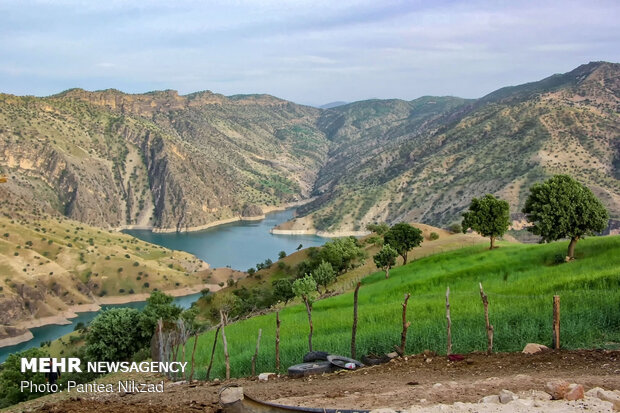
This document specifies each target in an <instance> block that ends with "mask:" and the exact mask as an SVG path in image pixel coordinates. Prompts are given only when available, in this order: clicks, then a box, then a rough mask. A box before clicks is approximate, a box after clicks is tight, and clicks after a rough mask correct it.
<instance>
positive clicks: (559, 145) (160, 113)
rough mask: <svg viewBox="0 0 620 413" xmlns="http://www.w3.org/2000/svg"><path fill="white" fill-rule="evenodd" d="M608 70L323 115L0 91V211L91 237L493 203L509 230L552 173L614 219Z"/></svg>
mask: <svg viewBox="0 0 620 413" xmlns="http://www.w3.org/2000/svg"><path fill="white" fill-rule="evenodd" d="M619 79H620V64H617V63H605V62H593V63H589V64H586V65H582V66H580V67H578V68H576V69H575V70H573V71H571V72H569V73H565V74H558V75H553V76H550V77H548V78H546V79H543V80H540V81H537V82H532V83H527V84H524V85H519V86H511V87H506V88H502V89H499V90H497V91H495V92H493V93H490V94H489V95H487V96H485V97H483V98H481V99H477V100H466V99H461V98H456V97H431V96H426V97H421V98H419V99H416V100H413V101H403V100H398V99H391V100H377V99H373V100H368V101H361V102H354V103H348V104H344V105H340V106H336V107H333V108H329V109H317V108H311V107H308V106H302V105H297V104H294V103H292V102H288V101H285V100H282V99H278V98H275V97H272V96H268V95H235V96H228V97H226V96H223V95H219V94H215V93H212V92H209V91H206V92H199V93H193V94H189V95H185V96H180V95H178V93H177V92H175V91H171V90H167V91H158V92H150V93H145V94H136V95H130V94H125V93H122V92H119V91H116V90H104V91H97V92H88V91H84V90H80V89H72V90H68V91H66V92H63V93H61V94H58V95H55V96H50V97H46V98H35V97H17V96H12V95H0V173H6V174H7V175H8V182H7V183H5V184H2V185H0V200H1V201H0V202H1V203H2V207H4V208H8V209H26V210H28V211H29V212H33V213H38V212H46V213H50V214H55V215H56V216H61V215H62V216H66V217H69V218H71V219H75V220H78V221H81V222H84V223H86V224H89V225H95V226H100V227H104V228H118V227H124V226H137V227H145V228H154V229H155V230H158V231H177V230H179V231H182V230H191V229H197V228H201V227H206V226H209V225H213V224H216V223H218V222H223V221H230V220H236V219H240V218H241V217H256V216H261V215H262V213H263V212H265V211H267V210H270V209H273V208H275V207H282V206H284V205H286V204H288V203H291V202H297V201H302V200H309V199H313V201H312V202H311V203H308V204H307V205H305V206H303V207H302V208H300V209H299V211H298V213H299V217H298V220H297V221H295V222H289V223H287V224H286V225H284V226H283V229H285V230H286V231H295V232H300V231H301V232H316V231H317V230H318V231H323V232H327V233H340V234H346V233H355V232H356V231H364V230H365V226H366V224H367V223H370V222H378V221H387V222H389V223H393V222H396V221H399V220H406V221H416V222H425V223H428V224H431V225H436V226H446V225H448V224H450V223H452V222H455V221H456V220H459V219H460V213H461V212H462V211H463V210H464V209H466V207H467V205H468V204H469V202H470V200H471V198H472V197H474V196H481V195H483V194H485V193H488V192H490V193H494V194H496V195H499V196H502V197H504V198H506V199H507V200H508V201H509V202H510V205H511V211H512V213H513V220H514V221H515V222H516V223H517V222H519V221H521V220H522V218H523V216H522V214H520V209H521V207H522V205H523V203H524V200H525V197H526V195H527V193H528V188H529V187H530V185H531V184H532V183H534V182H537V181H540V180H542V179H544V178H546V177H549V176H551V175H553V174H556V173H568V174H570V175H572V176H574V177H575V178H577V179H578V180H579V181H581V182H582V183H584V184H586V185H587V186H589V187H590V188H592V190H593V191H594V192H595V193H596V194H597V196H599V197H600V198H601V200H602V201H603V202H604V203H605V205H606V206H607V207H608V209H609V210H610V213H611V217H612V219H615V220H616V221H617V220H618V219H619V218H620V149H619V148H620V143H619V141H618V139H619V137H620V117H619V107H620V106H619V105H620V80H619Z"/></svg>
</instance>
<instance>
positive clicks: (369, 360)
mask: <svg viewBox="0 0 620 413" xmlns="http://www.w3.org/2000/svg"><path fill="white" fill-rule="evenodd" d="M390 360H391V359H390V358H389V357H388V356H386V355H383V356H370V355H369V356H362V363H364V364H365V365H366V366H377V365H379V364H385V363H388V362H389V361H390Z"/></svg>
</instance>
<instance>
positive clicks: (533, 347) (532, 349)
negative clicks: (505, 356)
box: [522, 343, 549, 354]
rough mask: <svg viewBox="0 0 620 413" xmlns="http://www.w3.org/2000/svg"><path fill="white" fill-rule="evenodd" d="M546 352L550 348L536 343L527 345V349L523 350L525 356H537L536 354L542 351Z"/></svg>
mask: <svg viewBox="0 0 620 413" xmlns="http://www.w3.org/2000/svg"><path fill="white" fill-rule="evenodd" d="M545 350H549V347H547V346H545V345H543V344H536V343H527V344H526V345H525V348H524V349H523V351H522V353H525V354H536V353H540V352H541V351H545Z"/></svg>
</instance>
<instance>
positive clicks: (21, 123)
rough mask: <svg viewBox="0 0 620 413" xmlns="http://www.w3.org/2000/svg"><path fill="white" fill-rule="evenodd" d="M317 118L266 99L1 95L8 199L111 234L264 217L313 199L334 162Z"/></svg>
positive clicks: (1, 164) (0, 139) (1, 163)
mask: <svg viewBox="0 0 620 413" xmlns="http://www.w3.org/2000/svg"><path fill="white" fill-rule="evenodd" d="M318 113H319V111H318V109H313V108H310V107H305V106H300V105H295V104H293V103H290V102H287V101H283V100H280V99H276V98H273V97H271V96H265V95H247V96H245V95H244V96H231V97H228V98H227V97H224V96H222V95H217V94H213V93H210V92H201V93H195V94H192V95H187V96H179V95H178V94H177V93H176V92H174V91H163V92H153V93H148V94H143V95H128V94H124V93H122V92H119V91H115V90H106V91H100V92H86V91H84V90H79V89H74V90H69V91H67V92H64V93H61V94H59V95H55V96H51V97H48V98H32V97H16V96H10V95H0V172H2V170H5V172H7V173H8V174H9V175H10V179H9V181H8V182H7V183H6V184H4V185H3V186H2V187H1V188H0V191H1V192H0V199H2V200H3V204H4V205H5V206H7V207H8V208H28V209H33V210H38V211H45V212H48V213H54V212H55V213H57V214H61V215H64V216H67V217H69V218H72V219H76V220H79V221H82V222H84V223H87V224H90V225H96V226H101V227H106V228H108V227H119V226H128V225H129V226H134V225H135V226H141V227H154V228H157V229H164V230H184V229H187V228H193V227H199V226H203V225H207V224H210V223H213V222H217V221H219V220H225V219H231V218H238V217H240V216H255V215H261V214H262V207H264V206H268V207H273V206H275V205H282V204H284V203H287V202H294V201H299V200H301V199H304V198H307V197H308V196H309V194H310V192H311V190H312V187H313V183H314V180H315V176H316V173H317V171H318V170H319V168H320V166H321V165H322V163H323V161H324V158H325V154H326V151H327V143H326V140H325V138H324V136H323V134H322V133H321V132H320V131H318V130H317V129H316V127H315V126H314V120H315V118H316V117H317V116H318Z"/></svg>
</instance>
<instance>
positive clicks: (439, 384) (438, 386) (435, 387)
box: [433, 383, 443, 389]
mask: <svg viewBox="0 0 620 413" xmlns="http://www.w3.org/2000/svg"><path fill="white" fill-rule="evenodd" d="M442 387H443V384H441V383H435V384H433V389H441V388H442Z"/></svg>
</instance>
